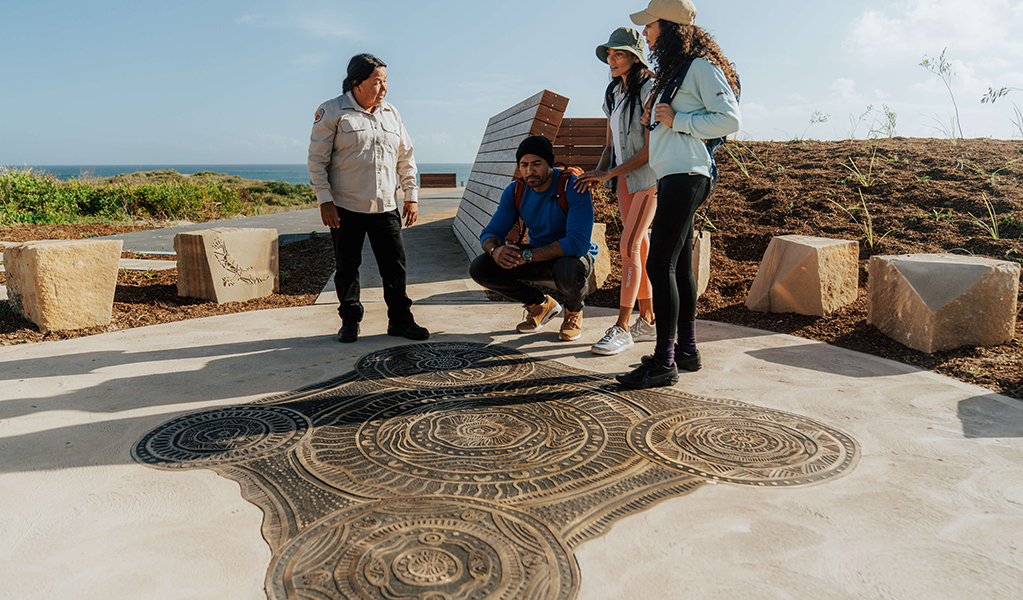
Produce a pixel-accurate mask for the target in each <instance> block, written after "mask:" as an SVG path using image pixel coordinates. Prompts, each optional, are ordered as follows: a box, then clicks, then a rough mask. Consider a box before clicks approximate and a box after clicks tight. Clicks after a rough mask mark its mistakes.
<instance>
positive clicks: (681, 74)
mask: <svg viewBox="0 0 1023 600" xmlns="http://www.w3.org/2000/svg"><path fill="white" fill-rule="evenodd" d="M691 66H693V60H692V59H689V60H687V61H686V62H684V63H682V66H680V67H679V68H678V72H677V73H675V79H672V80H671V83H669V84H668V87H666V88H664V91H663V92H662V93H661V104H671V101H672V100H674V99H675V94H677V93H678V90H679V88H681V87H682V82H683V81H685V79H686V75H687V74H688V73H689V67H691Z"/></svg>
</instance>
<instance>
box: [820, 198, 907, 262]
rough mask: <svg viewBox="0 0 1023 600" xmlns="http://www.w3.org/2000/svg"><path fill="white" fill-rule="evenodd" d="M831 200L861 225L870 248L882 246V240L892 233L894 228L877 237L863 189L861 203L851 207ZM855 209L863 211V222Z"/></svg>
mask: <svg viewBox="0 0 1023 600" xmlns="http://www.w3.org/2000/svg"><path fill="white" fill-rule="evenodd" d="M830 202H831V203H832V204H834V205H835V206H837V207H838V208H840V209H842V211H843V212H845V214H847V215H849V218H850V219H852V220H853V222H854V223H856V224H857V225H859V226H860V229H862V230H863V237H864V239H865V240H866V242H867V246H868V247H869V248H874V247H876V246H880V245H881V242H882V241H884V239H885V238H886V237H888V234H889V233H891V232H892V231H894V229H889V230H888V231H886V232H885V234H884V235H882V236H881V237H877V236H876V235H874V219H873V218H872V217H871V216H870V211H869V210H868V209H867V202H866V200H864V199H863V191H862V190H860V201H859V203H858V204H854V205H852V206H850V207H849V208H846V207H844V206H842V205H841V204H839V203H838V202H835V201H834V200H831V201H830ZM854 210H862V211H863V222H862V223H861V222H860V220H859V219H857V218H856V215H854V214H853V213H852V211H854Z"/></svg>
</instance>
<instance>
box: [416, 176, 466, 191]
mask: <svg viewBox="0 0 1023 600" xmlns="http://www.w3.org/2000/svg"><path fill="white" fill-rule="evenodd" d="M456 183H457V181H456V179H455V174H454V173H420V174H419V187H421V188H453V187H458V186H457V185H456Z"/></svg>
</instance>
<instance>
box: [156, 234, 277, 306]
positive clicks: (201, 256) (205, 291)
mask: <svg viewBox="0 0 1023 600" xmlns="http://www.w3.org/2000/svg"><path fill="white" fill-rule="evenodd" d="M174 251H175V252H176V253H177V256H178V295H179V296H187V297H190V298H203V299H205V300H213V301H215V302H217V303H218V304H223V303H225V302H244V301H245V300H251V299H253V298H262V297H264V296H269V295H270V294H272V293H274V292H276V291H277V290H278V289H279V285H280V282H279V278H278V277H279V272H278V262H277V230H276V229H254V228H242V227H220V228H215V229H203V230H201V231H190V232H185V233H179V234H177V235H175V236H174Z"/></svg>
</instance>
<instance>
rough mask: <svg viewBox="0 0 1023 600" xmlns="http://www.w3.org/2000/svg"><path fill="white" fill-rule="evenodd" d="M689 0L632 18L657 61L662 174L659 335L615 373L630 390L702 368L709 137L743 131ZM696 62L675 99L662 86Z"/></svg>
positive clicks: (653, 153) (653, 248) (657, 246)
mask: <svg viewBox="0 0 1023 600" xmlns="http://www.w3.org/2000/svg"><path fill="white" fill-rule="evenodd" d="M695 20H696V7H695V6H694V5H693V3H692V2H691V1H690V0H651V2H650V4H649V5H648V6H647V8H646V10H643V11H640V12H637V13H634V14H633V15H632V21H633V22H634V23H636V24H637V25H643V26H644V29H643V36H644V37H645V38H646V40H647V44H648V45H649V47H650V51H651V58H652V60H653V62H654V64H655V66H656V70H655V73H656V76H655V79H654V86H653V88H654V98H655V100H654V105H653V107H652V110H649V111H647V112H646V113H645V114H644V122H645V123H650V128H651V132H650V143H649V149H650V157H649V164H650V167H651V168H652V169H653V170H654V173H656V175H657V211H656V213H655V214H654V219H653V223H652V226H651V233H650V255H649V257H648V259H647V263H646V267H647V275H648V276H649V277H650V283H651V286H652V287H653V308H654V316H655V317H656V324H655V328H656V330H657V341H656V344H655V346H654V353H653V355H652V356H648V357H644V359H643V361H642V362H641V364H640V366H639V367H638V368H636V369H635V370H634V371H632V372H629V373H625V374H623V375H618V376H617V379H618V381H619V382H620V383H621V384H622V385H624V386H626V387H630V388H645V387H656V386H664V385H672V384H674V383H675V382H677V381H678V372H679V370H682V371H696V370H698V369H699V368H700V367H701V366H702V364H703V363H702V360H701V357H700V353H699V351H698V350H697V349H696V281H695V278H694V276H693V268H692V253H693V218H694V216H695V215H696V209H697V208H698V207H699V206H700V205H701V204H702V203H703V202H704V200H706V199H707V196H709V195H710V191H711V164H712V163H711V157H710V153H709V152H708V150H707V146H706V144H705V143H704V140H708V139H714V138H720V137H725V136H727V135H729V134H732V133H735V132H736V131H738V130H739V124H740V116H739V101H738V98H737V96H738V91H739V85H738V80H737V78H736V76H735V72H734V70H733V69H732V67H731V64H730V63H729V62H728V60H727V59H726V58H725V57H724V55H722V53H721V49H720V48H718V45H717V43H716V42H715V41H714V39H713V38H712V37H711V36H710V34H708V33H707V32H706V31H704V30H703V29H701V28H700V27H697V26H696V25H694V22H695ZM690 61H691V64H690V66H689V70H688V72H687V74H686V76H685V79H684V80H683V81H682V85H681V86H680V87H679V89H678V92H677V93H676V94H675V96H674V98H673V99H672V100H671V102H670V103H661V102H660V96H661V92H663V91H664V89H665V88H666V87H668V86H669V85H670V84H671V82H672V81H673V80H674V79H675V77H676V74H677V73H679V71H680V69H681V68H682V67H683V66H684V65H685V64H686V63H689V62H690Z"/></svg>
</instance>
